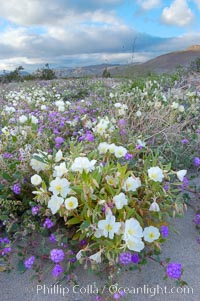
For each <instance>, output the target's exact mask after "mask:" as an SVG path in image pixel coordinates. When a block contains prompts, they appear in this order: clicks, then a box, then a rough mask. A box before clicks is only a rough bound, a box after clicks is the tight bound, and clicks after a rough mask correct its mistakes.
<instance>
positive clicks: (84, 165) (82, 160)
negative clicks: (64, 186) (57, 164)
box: [71, 157, 97, 173]
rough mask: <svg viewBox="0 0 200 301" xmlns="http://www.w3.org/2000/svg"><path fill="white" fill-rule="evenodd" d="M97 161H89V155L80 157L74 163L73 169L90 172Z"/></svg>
mask: <svg viewBox="0 0 200 301" xmlns="http://www.w3.org/2000/svg"><path fill="white" fill-rule="evenodd" d="M96 162H97V161H96V160H92V161H89V159H88V158H87V157H78V158H76V159H75V160H74V162H73V163H72V166H71V170H72V171H79V172H80V173H82V172H83V171H85V172H86V173H88V172H90V171H92V170H94V169H95V167H94V165H95V163H96Z"/></svg>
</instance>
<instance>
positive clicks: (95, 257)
mask: <svg viewBox="0 0 200 301" xmlns="http://www.w3.org/2000/svg"><path fill="white" fill-rule="evenodd" d="M101 253H102V251H99V252H97V253H95V254H93V255H91V256H89V258H90V259H92V260H94V261H96V263H101Z"/></svg>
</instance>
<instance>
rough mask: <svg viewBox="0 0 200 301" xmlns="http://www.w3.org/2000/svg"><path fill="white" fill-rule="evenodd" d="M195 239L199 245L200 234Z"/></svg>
mask: <svg viewBox="0 0 200 301" xmlns="http://www.w3.org/2000/svg"><path fill="white" fill-rule="evenodd" d="M196 241H197V243H198V244H199V245H200V236H198V237H197V239H196Z"/></svg>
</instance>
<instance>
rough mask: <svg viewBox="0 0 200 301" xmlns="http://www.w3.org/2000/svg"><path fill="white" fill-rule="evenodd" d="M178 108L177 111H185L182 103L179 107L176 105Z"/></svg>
mask: <svg viewBox="0 0 200 301" xmlns="http://www.w3.org/2000/svg"><path fill="white" fill-rule="evenodd" d="M178 110H179V112H181V113H182V112H184V111H185V108H184V106H182V105H180V106H179V107H178Z"/></svg>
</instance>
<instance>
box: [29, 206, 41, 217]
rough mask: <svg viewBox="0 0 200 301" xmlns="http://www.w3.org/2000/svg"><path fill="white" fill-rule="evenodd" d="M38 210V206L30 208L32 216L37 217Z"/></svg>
mask: <svg viewBox="0 0 200 301" xmlns="http://www.w3.org/2000/svg"><path fill="white" fill-rule="evenodd" d="M39 210H40V208H39V206H34V207H32V208H31V212H32V215H37V214H38V212H39Z"/></svg>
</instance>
